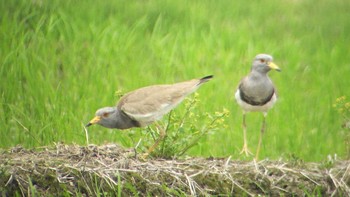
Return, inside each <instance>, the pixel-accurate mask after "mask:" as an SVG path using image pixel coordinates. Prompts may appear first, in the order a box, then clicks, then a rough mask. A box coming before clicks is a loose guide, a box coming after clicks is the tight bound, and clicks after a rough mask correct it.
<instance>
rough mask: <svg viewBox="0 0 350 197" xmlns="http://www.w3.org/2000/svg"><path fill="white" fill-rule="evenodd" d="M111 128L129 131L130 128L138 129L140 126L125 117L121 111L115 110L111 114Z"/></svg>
mask: <svg viewBox="0 0 350 197" xmlns="http://www.w3.org/2000/svg"><path fill="white" fill-rule="evenodd" d="M110 120H111V126H112V127H111V128H117V129H129V128H132V127H140V124H139V123H138V122H137V121H135V120H133V119H131V118H130V117H129V116H128V115H126V114H125V113H124V112H123V111H121V110H120V109H118V108H116V110H115V112H114V113H113V114H111V118H110Z"/></svg>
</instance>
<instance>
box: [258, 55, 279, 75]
mask: <svg viewBox="0 0 350 197" xmlns="http://www.w3.org/2000/svg"><path fill="white" fill-rule="evenodd" d="M271 69H274V70H277V71H281V69H280V68H279V67H278V66H277V65H276V64H275V63H273V57H272V56H271V55H267V54H259V55H257V56H255V58H254V61H253V65H252V71H257V72H259V73H267V72H269V71H270V70H271Z"/></svg>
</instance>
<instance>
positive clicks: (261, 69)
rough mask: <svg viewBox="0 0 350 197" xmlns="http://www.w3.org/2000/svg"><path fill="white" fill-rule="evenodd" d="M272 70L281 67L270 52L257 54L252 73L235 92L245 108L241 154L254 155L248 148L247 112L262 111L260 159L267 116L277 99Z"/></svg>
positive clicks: (278, 69)
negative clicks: (270, 76) (270, 72)
mask: <svg viewBox="0 0 350 197" xmlns="http://www.w3.org/2000/svg"><path fill="white" fill-rule="evenodd" d="M270 70H276V71H281V69H280V68H279V67H278V66H277V65H276V64H275V63H274V62H273V57H272V56H271V55H268V54H258V55H256V56H255V58H254V60H253V63H252V67H251V71H250V73H249V74H248V75H247V76H245V77H244V78H243V79H242V80H241V81H240V83H239V85H238V88H237V90H236V93H235V99H236V101H237V103H238V105H239V106H240V107H241V108H242V110H243V123H242V127H243V140H244V141H243V148H242V151H241V152H240V154H242V153H245V154H246V156H249V155H252V153H251V152H250V150H249V149H248V143H247V134H246V133H247V126H246V120H245V119H246V113H247V112H262V113H263V122H262V126H261V130H260V137H259V142H258V147H257V150H256V154H255V159H256V160H258V157H259V152H260V147H261V143H262V137H263V134H264V132H265V130H266V116H267V112H268V110H269V109H271V108H272V106H273V105H274V104H275V102H276V101H277V94H276V89H275V87H274V84H273V82H272V81H271V79H270V78H269V76H268V72H269V71H270Z"/></svg>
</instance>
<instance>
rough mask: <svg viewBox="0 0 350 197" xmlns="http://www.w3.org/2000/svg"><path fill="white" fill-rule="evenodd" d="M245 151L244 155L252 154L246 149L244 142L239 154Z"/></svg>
mask: <svg viewBox="0 0 350 197" xmlns="http://www.w3.org/2000/svg"><path fill="white" fill-rule="evenodd" d="M243 153H245V155H246V156H249V155H253V153H252V152H251V151H250V150H249V149H248V146H247V145H246V144H244V145H243V148H242V150H241V152H240V153H239V154H243Z"/></svg>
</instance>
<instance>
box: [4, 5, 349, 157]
mask: <svg viewBox="0 0 350 197" xmlns="http://www.w3.org/2000/svg"><path fill="white" fill-rule="evenodd" d="M349 9H350V4H348V3H347V1H346V0H335V1H332V2H330V1H326V0H321V1H312V0H307V1H292V0H291V1H277V0H267V1H258V2H249V3H247V2H246V1H242V0H238V1H228V0H225V1H219V2H216V1H209V0H207V1H185V0H180V1H157V0H151V1H131V2H130V1H128V2H124V1H118V0H117V1H101V2H100V1H99V2H96V1H90V0H88V1H84V2H80V1H70V0H67V1H64V2H62V1H58V0H54V1H50V2H48V1H42V0H31V1H25V0H16V1H4V0H3V1H0V13H1V18H0V26H1V28H0V49H1V50H0V64H1V65H0V78H1V81H0V99H1V100H0V104H1V106H0V128H1V129H0V135H1V136H2V137H1V138H0V147H5V148H6V147H11V146H15V145H16V144H21V145H23V146H25V147H36V146H44V145H48V144H52V143H53V142H57V141H63V142H65V143H73V142H74V143H78V144H84V143H85V133H84V129H83V125H84V124H86V123H87V121H89V120H90V119H91V118H92V117H93V115H94V113H95V110H96V109H98V108H100V107H103V106H111V105H114V104H115V102H116V100H117V98H118V96H117V94H118V92H119V91H121V92H128V91H131V90H133V89H136V88H139V87H142V86H146V85H151V84H158V83H173V82H178V81H183V80H187V79H191V78H199V77H203V76H206V75H208V74H214V75H215V79H214V80H213V81H211V82H210V83H208V84H205V85H204V86H203V87H201V89H200V90H199V91H198V93H199V100H200V101H201V103H200V104H201V106H199V107H198V109H196V111H194V113H197V114H201V113H206V112H209V113H215V112H216V111H222V109H223V108H227V109H228V110H229V111H230V116H229V117H228V118H227V120H226V121H227V122H226V123H227V125H228V128H227V129H223V130H220V131H217V132H216V133H214V134H212V135H210V136H208V137H206V138H203V139H202V140H201V141H200V143H199V144H198V145H197V146H195V147H193V148H192V149H191V150H190V154H191V155H200V156H217V157H222V156H225V157H227V156H229V155H232V156H233V158H237V159H245V157H243V156H241V155H239V151H240V149H241V147H242V144H243V137H242V129H241V121H242V115H241V110H240V109H239V107H238V106H237V104H236V103H235V101H234V99H233V93H234V91H235V88H236V86H237V84H238V82H239V80H240V79H241V78H242V76H244V75H245V74H247V73H248V72H249V69H250V64H251V61H252V58H253V57H254V56H255V55H256V54H258V53H269V54H272V55H273V56H274V57H275V63H277V64H278V65H279V66H280V67H281V68H282V70H283V71H282V72H281V73H277V72H271V73H270V76H271V78H272V79H273V81H274V83H275V84H276V86H277V89H278V93H279V101H278V103H277V104H276V105H275V107H274V108H273V109H272V110H271V111H270V113H269V115H268V130H267V133H266V135H265V136H264V141H263V147H262V151H261V154H260V155H261V157H262V158H265V157H269V158H272V159H278V158H280V157H287V156H288V155H296V156H297V157H299V158H301V159H303V160H306V161H321V160H324V159H325V158H326V157H327V155H334V154H337V155H338V156H339V157H340V158H345V157H346V155H347V153H346V150H347V148H346V142H345V141H344V139H345V137H344V136H347V135H348V134H347V133H346V132H348V131H345V130H344V129H342V128H341V124H342V117H341V116H340V115H339V114H338V113H337V110H335V109H334V108H332V105H333V103H334V102H335V100H336V98H338V97H340V96H347V97H349V96H350V94H349V92H350V83H349V80H348V77H349V72H350V63H349V62H350V54H349V50H348V43H350V38H349V36H348V35H349V34H350V23H349V22H348V18H349V17H350V13H349V12H348V10H349ZM176 111H177V113H179V114H180V113H181V112H182V111H183V112H184V111H185V108H184V106H183V105H181V106H179V107H178V108H177V109H176ZM261 118H262V117H261V115H260V114H249V115H248V117H247V121H248V140H249V142H248V143H249V146H250V148H251V149H252V150H255V148H256V145H257V141H258V137H259V132H258V131H259V127H260V125H261ZM197 124H198V125H201V124H204V123H203V122H200V121H199V122H198V123H197ZM140 131H141V129H133V131H131V132H132V133H134V135H133V136H132V139H130V137H129V136H128V133H129V132H130V131H117V130H108V129H105V128H102V127H98V126H95V127H91V128H89V138H90V142H91V143H95V144H102V143H105V142H116V143H121V144H123V145H128V146H130V145H132V144H135V143H134V141H135V142H137V141H138V139H139V138H140V137H142V135H141V132H140ZM346 139H348V138H346Z"/></svg>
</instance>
